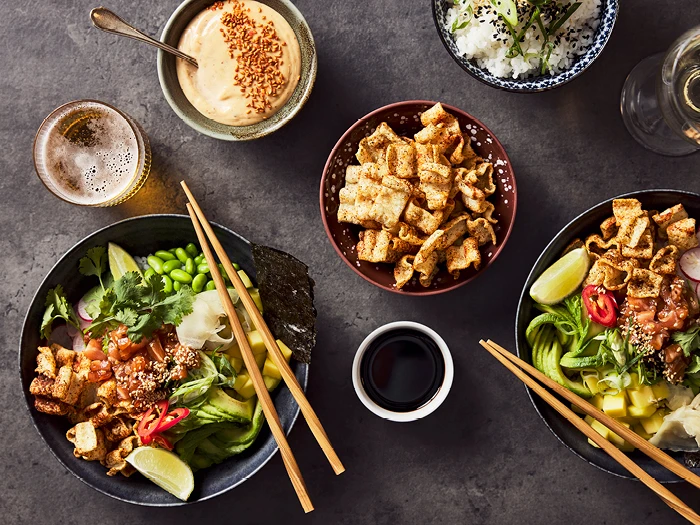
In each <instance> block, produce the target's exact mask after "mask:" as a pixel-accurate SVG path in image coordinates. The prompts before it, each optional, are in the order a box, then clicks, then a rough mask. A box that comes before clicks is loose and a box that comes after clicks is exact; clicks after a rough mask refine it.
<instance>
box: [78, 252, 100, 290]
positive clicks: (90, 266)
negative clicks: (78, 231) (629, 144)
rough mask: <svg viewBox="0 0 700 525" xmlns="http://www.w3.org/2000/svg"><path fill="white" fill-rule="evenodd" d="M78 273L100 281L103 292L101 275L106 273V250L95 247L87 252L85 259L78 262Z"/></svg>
mask: <svg viewBox="0 0 700 525" xmlns="http://www.w3.org/2000/svg"><path fill="white" fill-rule="evenodd" d="M78 271H79V272H80V273H81V274H83V275H87V276H90V275H94V276H95V277H97V278H98V279H99V280H100V286H102V289H103V290H104V284H103V283H102V274H103V273H105V272H106V271H107V249H106V248H105V247H104V246H95V247H94V248H90V249H89V250H88V251H87V254H86V256H85V257H83V258H81V259H80V261H79V262H78Z"/></svg>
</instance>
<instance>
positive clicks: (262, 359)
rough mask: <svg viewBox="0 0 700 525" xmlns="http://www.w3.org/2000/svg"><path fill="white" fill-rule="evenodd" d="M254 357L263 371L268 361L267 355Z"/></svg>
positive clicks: (255, 355)
mask: <svg viewBox="0 0 700 525" xmlns="http://www.w3.org/2000/svg"><path fill="white" fill-rule="evenodd" d="M253 357H254V358H255V363H256V364H257V365H258V368H259V369H260V370H262V367H263V366H264V365H265V360H266V359H267V353H264V354H254V355H253Z"/></svg>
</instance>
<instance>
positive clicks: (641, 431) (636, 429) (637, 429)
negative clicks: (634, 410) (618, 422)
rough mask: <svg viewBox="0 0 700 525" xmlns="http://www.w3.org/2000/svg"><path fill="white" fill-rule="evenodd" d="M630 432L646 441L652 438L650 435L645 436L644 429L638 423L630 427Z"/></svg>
mask: <svg viewBox="0 0 700 525" xmlns="http://www.w3.org/2000/svg"><path fill="white" fill-rule="evenodd" d="M632 430H633V431H634V433H635V434H637V435H638V436H639V437H642V438H644V439H647V440H649V439H651V438H652V436H651V434H647V432H646V431H645V430H644V427H643V426H642V425H640V424H639V423H637V424H636V425H632Z"/></svg>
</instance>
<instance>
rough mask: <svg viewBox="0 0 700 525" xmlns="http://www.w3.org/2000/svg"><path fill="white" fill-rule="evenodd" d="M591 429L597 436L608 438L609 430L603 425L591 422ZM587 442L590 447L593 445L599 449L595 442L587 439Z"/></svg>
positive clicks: (595, 421)
mask: <svg viewBox="0 0 700 525" xmlns="http://www.w3.org/2000/svg"><path fill="white" fill-rule="evenodd" d="M591 428H592V429H593V430H595V431H596V432H598V434H600V435H601V436H603V437H604V438H605V439H609V438H610V429H609V428H608V427H606V426H605V425H603V423H601V422H600V421H598V420H597V419H594V420H593V422H592V423H591ZM588 442H589V443H590V444H591V445H593V446H594V447H596V448H600V447H599V446H598V445H596V443H595V441H593V440H592V439H590V438H588Z"/></svg>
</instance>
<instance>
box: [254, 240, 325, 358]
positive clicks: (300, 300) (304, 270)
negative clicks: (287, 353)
mask: <svg viewBox="0 0 700 525" xmlns="http://www.w3.org/2000/svg"><path fill="white" fill-rule="evenodd" d="M253 260H254V262H255V271H256V272H257V280H258V288H259V290H260V299H261V300H262V304H263V318H264V319H265V322H266V323H267V326H268V327H269V328H270V330H271V331H272V334H273V335H274V336H275V337H276V338H277V339H281V340H282V341H284V343H285V344H286V345H287V346H288V347H289V348H290V349H291V350H292V356H293V357H294V359H296V360H297V361H301V362H302V363H310V362H311V350H312V349H313V347H314V345H315V344H316V308H314V281H313V279H312V278H311V277H310V276H309V267H308V266H306V265H305V264H304V263H303V262H301V261H300V260H299V259H297V258H296V257H294V256H292V255H290V254H288V253H286V252H283V251H280V250H276V249H274V248H269V247H267V246H261V245H257V244H253Z"/></svg>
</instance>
